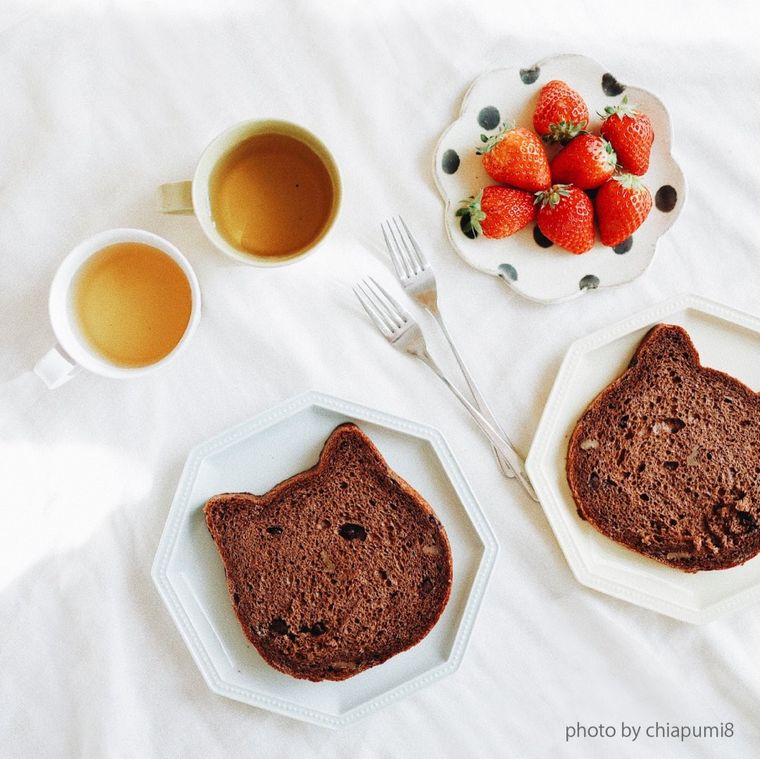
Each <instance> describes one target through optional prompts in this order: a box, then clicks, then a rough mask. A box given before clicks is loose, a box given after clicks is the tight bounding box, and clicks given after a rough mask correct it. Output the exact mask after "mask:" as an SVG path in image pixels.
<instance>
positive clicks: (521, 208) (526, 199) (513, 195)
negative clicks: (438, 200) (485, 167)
mask: <svg viewBox="0 0 760 759" xmlns="http://www.w3.org/2000/svg"><path fill="white" fill-rule="evenodd" d="M533 201H534V197H533V195H532V194H531V193H529V192H525V191H523V190H514V189H512V188H511V187H502V186H501V185H490V186H489V187H484V188H483V189H482V190H481V191H480V192H479V193H478V194H477V195H476V196H475V197H472V198H468V199H467V200H463V201H462V204H463V205H462V207H461V208H460V209H459V210H458V211H457V216H461V217H462V222H461V227H462V231H463V232H464V233H465V235H467V237H470V238H475V237H477V236H478V235H480V234H482V235H483V236H484V237H491V238H500V237H509V235H512V234H514V233H515V232H517V231H518V230H520V229H522V228H523V227H524V226H525V225H526V224H529V223H530V222H531V221H533V219H535V218H536V206H535V203H534V202H533Z"/></svg>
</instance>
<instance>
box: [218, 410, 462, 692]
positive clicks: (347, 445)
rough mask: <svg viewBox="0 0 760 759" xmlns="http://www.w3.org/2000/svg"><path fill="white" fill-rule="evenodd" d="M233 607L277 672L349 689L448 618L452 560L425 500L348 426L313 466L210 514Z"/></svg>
mask: <svg viewBox="0 0 760 759" xmlns="http://www.w3.org/2000/svg"><path fill="white" fill-rule="evenodd" d="M204 513H205V516H206V523H207V525H208V529H209V531H210V533H211V536H212V537H213V539H214V541H215V543H216V545H217V548H218V549H219V553H220V555H221V558H222V562H223V564H224V569H225V572H226V576H227V586H228V589H229V594H230V598H231V600H232V606H233V608H234V610H235V614H236V615H237V618H238V620H239V621H240V625H241V626H242V628H243V632H244V633H245V635H246V637H247V638H248V640H250V641H251V643H253V645H254V646H255V647H256V649H257V650H258V652H259V653H260V654H261V655H262V657H263V658H264V659H265V660H266V661H267V662H268V663H269V664H271V665H272V666H273V667H275V668H276V669H278V670H280V671H282V672H285V673H286V674H289V675H292V676H293V677H298V678H302V679H306V680H314V681H318V680H344V679H346V678H348V677H351V676H352V675H355V674H357V673H359V672H361V671H363V670H365V669H367V668H368V667H372V666H374V665H376V664H380V663H381V662H384V661H385V660H386V659H388V658H389V657H391V656H394V655H395V654H397V653H400V652H401V651H404V650H406V649H407V648H410V647H411V646H413V645H415V644H416V643H418V642H419V641H420V640H422V638H424V637H425V635H427V633H428V632H429V631H430V629H431V628H432V627H433V625H434V624H435V623H436V622H437V621H438V618H439V617H440V616H441V613H442V612H443V609H444V607H445V606H446V602H447V601H448V598H449V593H450V591H451V578H452V564H451V550H450V548H449V542H448V539H447V537H446V533H445V531H444V529H443V525H442V524H441V523H440V521H439V520H438V519H437V518H436V516H435V514H434V513H433V510H432V509H431V508H430V506H429V505H428V504H427V503H426V502H425V500H424V499H423V498H422V496H420V495H419V493H417V492H416V491H415V490H413V489H412V488H411V487H410V486H409V485H408V484H407V483H406V482H404V481H403V480H402V479H401V478H400V477H399V476H398V475H397V474H395V473H394V472H393V471H391V469H389V467H388V465H387V464H386V463H385V460H384V459H383V458H382V456H381V455H380V453H379V452H378V450H377V449H376V448H375V446H374V445H373V444H372V442H371V441H370V440H369V438H368V437H367V436H366V435H365V434H364V433H363V432H362V431H361V430H360V429H359V428H358V427H357V426H356V425H354V424H342V425H340V426H339V427H337V428H336V429H335V430H334V431H333V432H332V434H331V435H330V437H329V438H328V439H327V441H326V443H325V445H324V448H323V449H322V453H321V455H320V458H319V461H318V463H317V464H316V466H314V467H313V468H311V469H309V470H307V471H305V472H301V473H300V474H297V475H295V476H293V477H291V478H290V479H288V480H285V481H284V482H282V483H280V484H279V485H277V486H275V487H274V488H272V490H270V491H269V492H268V493H265V494H264V495H252V494H251V493H224V494H221V495H217V496H214V497H213V498H211V499H209V501H208V502H207V503H206V505H205V507H204Z"/></svg>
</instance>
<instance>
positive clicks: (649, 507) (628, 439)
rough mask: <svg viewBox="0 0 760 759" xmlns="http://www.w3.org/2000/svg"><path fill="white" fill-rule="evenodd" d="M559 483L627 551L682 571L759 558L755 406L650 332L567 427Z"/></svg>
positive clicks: (758, 418) (758, 413)
mask: <svg viewBox="0 0 760 759" xmlns="http://www.w3.org/2000/svg"><path fill="white" fill-rule="evenodd" d="M755 360H757V357H756V356H755ZM567 479H568V483H569V485H570V489H571V491H572V494H573V498H574V499H575V503H576V506H577V509H578V514H579V515H580V516H581V517H582V518H583V519H586V520H587V521H588V522H589V523H590V524H591V525H593V526H594V527H595V528H596V529H597V530H599V531H600V532H602V533H603V534H604V535H606V536H607V537H609V538H611V539H612V540H615V541H617V542H618V543H621V544H623V545H625V546H627V547H628V548H631V549H633V550H634V551H638V552H639V553H641V554H644V555H645V556H648V557H650V558H652V559H656V560H657V561H660V562H662V563H664V564H668V565H669V566H671V567H677V568H678V569H682V570H685V571H687V572H697V571H700V570H709V569H726V568H728V567H732V566H735V565H737V564H742V563H744V562H746V561H747V560H749V559H751V558H752V557H753V556H755V555H756V554H757V553H758V552H760V396H758V394H757V393H756V392H753V391H752V390H751V389H750V388H749V387H747V386H746V385H744V384H743V383H741V382H740V381H739V380H737V379H735V378H733V377H731V376H729V375H728V374H725V373H723V372H721V371H717V370H715V369H709V368H707V367H703V366H702V365H701V364H700V361H699V355H698V354H697V351H696V349H695V347H694V345H693V343H692V341H691V339H690V337H689V335H688V334H687V332H686V331H685V330H684V329H683V328H682V327H679V326H673V325H667V324H659V325H657V326H655V327H653V328H652V329H651V330H650V331H649V333H648V334H647V335H646V336H645V337H644V339H643V341H642V342H641V344H640V345H639V347H638V349H637V351H636V353H635V355H634V356H633V358H632V360H631V362H630V364H629V366H628V368H627V369H626V371H625V372H624V373H623V374H622V375H621V376H620V377H619V378H618V379H616V380H615V381H614V382H613V383H612V384H611V385H609V386H608V387H607V388H605V389H604V390H603V391H602V392H601V393H600V394H599V395H598V396H597V397H596V398H595V399H594V401H593V402H592V403H591V404H590V406H589V407H588V408H587V409H586V411H585V412H584V413H583V415H582V416H581V418H580V420H579V421H578V422H577V424H576V426H575V429H574V430H573V433H572V436H571V438H570V442H569V445H568V450H567Z"/></svg>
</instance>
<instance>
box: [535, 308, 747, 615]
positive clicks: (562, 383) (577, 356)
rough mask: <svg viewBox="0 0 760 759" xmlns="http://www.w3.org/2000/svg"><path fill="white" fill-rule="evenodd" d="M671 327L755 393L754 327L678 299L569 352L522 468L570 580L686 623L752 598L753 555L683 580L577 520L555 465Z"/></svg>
mask: <svg viewBox="0 0 760 759" xmlns="http://www.w3.org/2000/svg"><path fill="white" fill-rule="evenodd" d="M662 322H664V323H668V324H679V325H681V326H682V327H684V328H685V329H686V330H687V332H688V333H689V335H690V336H691V338H692V340H693V342H694V345H695V346H696V349H697V351H698V352H699V356H700V361H701V363H702V364H703V365H704V366H709V367H711V368H713V369H720V370H721V371H724V372H727V373H728V374H731V375H733V376H734V377H736V378H737V379H739V380H741V381H742V382H744V383H745V384H746V385H748V386H749V387H751V388H752V389H753V390H757V389H758V388H760V319H758V318H756V317H754V316H750V315H749V314H745V313H741V312H739V311H736V310H734V309H731V308H728V307H727V306H723V305H720V304H718V303H714V302H712V301H708V300H705V299H703V298H699V297H697V296H694V295H681V296H678V297H677V298H674V299H673V300H670V301H667V302H665V303H662V304H660V305H657V306H654V307H652V308H649V309H647V310H646V311H643V312H641V313H639V314H636V315H634V316H632V317H631V318H629V319H626V320H625V321H622V322H619V323H617V324H614V325H612V326H611V327H608V328H606V329H602V330H599V331H598V332H595V333H593V334H591V335H589V336H588V337H585V338H582V339H581V340H578V341H577V342H575V343H573V344H572V345H571V346H570V349H569V350H568V352H567V355H566V356H565V359H564V361H563V362H562V366H561V367H560V370H559V373H558V374H557V378H556V380H555V382H554V386H553V388H552V391H551V393H550V395H549V399H548V400H547V403H546V408H545V409H544V413H543V415H542V416H541V421H540V422H539V425H538V429H537V431H536V436H535V438H534V440H533V444H532V446H531V450H530V453H529V455H528V459H527V461H526V468H527V470H528V474H529V475H530V478H531V482H532V483H533V486H534V487H535V489H536V493H537V494H538V497H539V499H540V500H541V505H542V506H543V508H544V511H545V512H546V516H547V518H548V520H549V523H550V525H551V527H552V529H553V530H554V534H555V535H556V537H557V540H558V541H559V544H560V546H561V548H562V550H563V552H564V554H565V557H566V558H567V561H568V563H569V564H570V567H571V569H572V571H573V573H574V574H575V576H576V578H577V579H578V580H579V581H580V582H581V583H583V584H584V585H587V586H588V587H591V588H595V589H596V590H600V591H602V592H603V593H608V594H609V595H611V596H615V597H616V598H621V599H623V600H626V601H630V602H631V603H634V604H637V605H639V606H643V607H645V608H647V609H653V610H654V611H658V612H661V613H663V614H667V615H669V616H671V617H675V618H677V619H681V620H684V621H687V622H696V623H701V622H708V621H710V620H712V619H715V618H717V617H718V616H720V615H722V614H724V613H726V612H729V611H732V610H734V609H737V608H739V607H741V606H745V605H747V604H749V603H753V602H755V601H757V600H760V556H756V557H755V558H754V559H751V560H750V561H748V562H747V563H746V564H743V565H741V566H738V567H733V568H732V569H724V570H716V571H709V572H697V573H695V574H688V573H686V572H682V571H680V570H678V569H673V568H671V567H667V566H665V565H663V564H659V563H658V562H656V561H654V560H653V559H649V558H646V557H644V556H641V555H640V554H638V553H636V552H634V551H632V550H629V549H627V548H625V547H623V546H621V545H618V544H617V543H615V542H613V541H612V540H610V539H609V538H607V537H605V536H604V535H602V534H601V533H599V532H597V531H596V530H595V529H594V528H593V527H591V526H590V525H589V524H588V522H585V521H584V520H582V519H581V518H580V517H579V516H578V514H577V512H576V508H575V502H574V500H573V496H572V494H571V492H570V487H569V486H568V484H567V477H566V473H565V457H566V454H567V444H568V441H569V439H570V435H571V433H572V431H573V428H574V427H575V423H576V422H577V420H578V419H579V418H580V416H581V414H582V413H583V411H584V410H585V409H586V407H587V406H588V404H589V403H590V402H591V401H592V400H593V399H594V398H595V397H596V396H597V394H598V393H599V392H601V391H602V390H603V389H604V388H605V387H606V386H607V385H608V384H609V383H610V382H612V380H614V379H615V378H617V377H618V376H620V374H622V373H623V371H624V370H625V369H626V367H627V366H628V362H629V361H630V359H631V357H632V356H633V353H634V352H635V350H636V347H637V346H638V344H639V343H640V342H641V340H642V338H643V337H644V335H645V334H646V333H647V331H648V330H649V328H650V327H652V326H653V325H654V324H658V323H662Z"/></svg>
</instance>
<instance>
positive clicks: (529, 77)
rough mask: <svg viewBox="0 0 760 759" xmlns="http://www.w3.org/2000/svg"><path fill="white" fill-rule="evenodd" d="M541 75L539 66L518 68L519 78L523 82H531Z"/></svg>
mask: <svg viewBox="0 0 760 759" xmlns="http://www.w3.org/2000/svg"><path fill="white" fill-rule="evenodd" d="M540 75H541V68H540V67H539V66H531V67H530V68H529V69H520V79H522V83H523V84H533V82H535V81H536V79H538V77H539V76H540Z"/></svg>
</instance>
